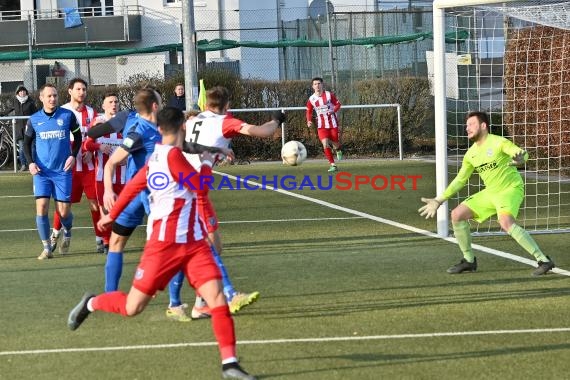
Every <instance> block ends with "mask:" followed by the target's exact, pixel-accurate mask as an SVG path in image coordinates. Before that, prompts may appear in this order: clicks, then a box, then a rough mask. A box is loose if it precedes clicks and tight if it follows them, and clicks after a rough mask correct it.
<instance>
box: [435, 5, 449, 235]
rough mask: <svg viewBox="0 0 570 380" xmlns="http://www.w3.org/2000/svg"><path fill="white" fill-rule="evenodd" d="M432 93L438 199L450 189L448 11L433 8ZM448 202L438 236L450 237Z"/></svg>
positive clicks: (440, 212) (440, 215)
mask: <svg viewBox="0 0 570 380" xmlns="http://www.w3.org/2000/svg"><path fill="white" fill-rule="evenodd" d="M433 36H434V38H433V93H434V110H435V113H434V117H435V160H436V162H435V176H436V186H435V187H436V195H441V194H443V191H444V190H445V188H446V187H447V114H446V106H445V103H446V92H445V10H444V9H443V8H437V7H436V6H435V4H434V6H433ZM448 212H449V207H448V204H447V202H445V203H444V204H442V205H441V207H440V208H439V209H438V210H437V234H438V235H439V236H441V237H447V236H449V219H448Z"/></svg>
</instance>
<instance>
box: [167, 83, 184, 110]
mask: <svg viewBox="0 0 570 380" xmlns="http://www.w3.org/2000/svg"><path fill="white" fill-rule="evenodd" d="M167 105H168V106H169V107H174V108H178V109H179V110H181V111H186V95H185V92H184V85H183V84H182V83H177V84H176V87H174V95H172V97H171V98H170V99H168V104H167Z"/></svg>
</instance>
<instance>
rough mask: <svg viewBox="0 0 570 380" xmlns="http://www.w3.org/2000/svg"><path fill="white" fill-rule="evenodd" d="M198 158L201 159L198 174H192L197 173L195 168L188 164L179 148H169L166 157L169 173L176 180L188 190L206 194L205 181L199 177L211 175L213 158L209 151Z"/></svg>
mask: <svg viewBox="0 0 570 380" xmlns="http://www.w3.org/2000/svg"><path fill="white" fill-rule="evenodd" d="M200 159H201V161H202V166H201V168H200V173H199V174H200V175H196V174H192V173H197V172H196V169H195V168H194V167H193V166H192V165H190V163H189V162H188V160H186V158H185V157H184V155H183V154H182V151H181V150H180V149H177V148H173V149H171V150H170V152H168V157H167V160H168V167H169V168H170V175H172V178H174V180H175V181H176V182H178V183H180V184H182V185H183V186H184V187H185V188H186V189H188V190H189V191H192V192H195V193H196V194H199V195H206V194H208V186H207V182H206V181H204V180H203V179H201V178H202V177H212V165H213V163H212V162H213V158H212V156H211V155H210V153H209V152H205V153H203V154H202V155H201V156H200Z"/></svg>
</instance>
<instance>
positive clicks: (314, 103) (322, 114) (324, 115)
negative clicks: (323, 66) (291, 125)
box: [306, 77, 342, 172]
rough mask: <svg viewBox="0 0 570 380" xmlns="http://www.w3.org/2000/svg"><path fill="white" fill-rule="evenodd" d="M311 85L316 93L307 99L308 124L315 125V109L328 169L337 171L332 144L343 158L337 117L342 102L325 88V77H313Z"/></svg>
mask: <svg viewBox="0 0 570 380" xmlns="http://www.w3.org/2000/svg"><path fill="white" fill-rule="evenodd" d="M311 86H312V88H313V91H314V93H313V95H311V96H310V97H309V100H307V105H306V107H307V112H306V117H307V126H308V127H311V126H312V125H313V121H312V119H313V110H315V112H316V113H317V133H318V134H319V140H321V143H322V144H323V150H324V152H325V156H326V158H327V160H328V161H329V164H330V167H329V170H328V171H329V172H336V171H337V167H336V164H335V162H334V158H333V154H332V150H331V145H332V147H334V149H335V150H336V158H337V160H339V161H340V160H342V146H341V144H340V141H339V135H338V119H337V117H336V113H337V112H338V110H340V102H339V101H338V99H337V98H336V96H335V94H333V93H332V92H330V91H325V90H324V87H323V78H320V77H316V78H313V79H312V81H311Z"/></svg>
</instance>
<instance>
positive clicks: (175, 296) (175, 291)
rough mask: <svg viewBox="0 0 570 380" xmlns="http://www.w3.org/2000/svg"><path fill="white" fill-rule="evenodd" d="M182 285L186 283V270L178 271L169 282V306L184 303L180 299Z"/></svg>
mask: <svg viewBox="0 0 570 380" xmlns="http://www.w3.org/2000/svg"><path fill="white" fill-rule="evenodd" d="M182 285H184V272H182V271H180V272H178V273H176V274H175V275H174V277H172V280H170V282H169V283H168V294H169V295H170V305H168V306H169V307H176V306H180V305H182V300H180V292H181V290H182Z"/></svg>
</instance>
